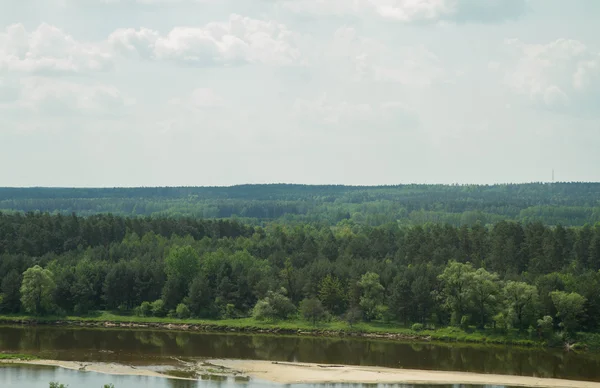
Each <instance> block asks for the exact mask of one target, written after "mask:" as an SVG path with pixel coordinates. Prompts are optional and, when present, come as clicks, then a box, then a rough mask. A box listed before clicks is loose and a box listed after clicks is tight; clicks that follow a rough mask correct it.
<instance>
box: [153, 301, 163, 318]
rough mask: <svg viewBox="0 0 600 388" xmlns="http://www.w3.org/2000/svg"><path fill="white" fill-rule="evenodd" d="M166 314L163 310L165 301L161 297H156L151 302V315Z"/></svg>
mask: <svg viewBox="0 0 600 388" xmlns="http://www.w3.org/2000/svg"><path fill="white" fill-rule="evenodd" d="M166 314H167V311H166V310H165V303H164V302H163V301H162V299H157V300H155V301H154V302H152V315H154V316H155V317H164V316H165V315H166Z"/></svg>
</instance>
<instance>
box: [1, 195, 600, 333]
mask: <svg viewBox="0 0 600 388" xmlns="http://www.w3.org/2000/svg"><path fill="white" fill-rule="evenodd" d="M273 189H275V188H273ZM405 189H407V190H408V189H409V188H408V187H405ZM410 189H411V190H414V191H413V194H414V195H417V194H418V195H426V194H424V193H426V190H425V191H423V190H424V189H422V188H416V187H411V188H410ZM464 189H465V190H467V191H469V190H471V188H464ZM277 190H279V189H277ZM281 190H282V191H278V192H279V193H282V192H286V190H287V189H281ZM336 190H337V189H336ZM344 190H346V189H344ZM394 190H397V188H392V189H390V191H387V192H386V191H385V190H384V191H381V192H378V193H377V195H382V196H383V195H384V194H383V193H386V194H385V195H390V196H393V195H395V194H394ZM461 190H462V189H461ZM472 190H475V191H477V190H478V189H477V188H473V189H472ZM495 190H500V191H503V190H516V191H517V192H518V190H520V189H518V188H516V187H512V188H509V187H504V186H502V187H496V188H495ZM590 190H591V189H590ZM1 191H2V190H1V189H0V192H1ZM334 191H335V190H334ZM345 193H346V194H343V195H344V196H345V195H347V197H345V198H346V199H347V200H349V201H350V200H351V201H354V202H348V203H351V204H352V206H355V205H356V207H353V208H352V211H349V212H348V214H347V215H341V214H340V215H339V217H338V216H335V217H333V218H336V217H337V218H340V220H341V221H340V222H337V221H336V222H337V223H335V225H332V224H329V222H326V223H299V222H291V219H286V221H285V222H282V223H275V222H262V221H261V222H257V223H255V226H250V225H248V224H245V223H243V222H239V221H233V220H219V221H215V220H200V219H194V218H183V217H166V216H164V215H163V216H156V217H152V218H145V217H131V218H124V217H117V216H113V215H93V216H90V217H78V216H74V215H70V216H63V215H50V214H39V213H32V214H27V215H22V214H19V213H14V214H4V213H0V291H1V293H0V310H1V312H2V313H4V314H7V313H16V312H18V311H30V312H31V314H37V317H36V319H37V320H41V319H44V318H45V317H48V314H51V313H53V314H61V315H68V314H76V315H84V316H86V315H94V314H95V311H97V310H110V311H112V312H114V311H116V310H118V311H119V312H120V313H122V314H123V315H127V314H130V313H131V310H132V309H134V312H135V314H136V315H137V316H131V315H130V318H129V319H132V320H138V321H140V322H143V321H146V320H148V319H152V320H157V321H160V322H162V321H165V320H166V318H165V315H168V316H170V317H177V316H178V311H177V307H178V306H179V305H181V304H184V305H185V306H187V308H188V309H189V315H190V317H193V318H210V319H216V318H227V319H234V318H235V319H238V318H239V319H240V321H243V319H245V318H247V317H249V316H251V315H252V314H253V313H255V314H256V316H257V317H258V318H261V319H263V321H262V322H263V324H264V325H274V323H270V322H271V321H277V325H278V326H283V325H285V324H286V322H282V320H291V319H293V318H292V317H293V316H294V313H295V312H296V309H295V307H296V306H298V307H304V303H302V302H301V301H303V300H305V299H307V298H308V299H311V298H312V297H313V296H317V298H318V299H319V300H320V301H321V304H322V305H323V307H324V308H325V309H327V310H328V311H329V312H330V313H331V314H332V315H333V316H334V317H336V318H337V317H340V318H341V317H344V318H348V317H350V318H351V319H350V320H349V321H350V323H351V324H352V325H355V324H357V322H358V321H359V320H360V319H364V320H366V321H371V323H369V325H388V326H389V327H394V325H396V326H399V325H402V326H403V327H411V325H412V324H414V323H421V324H423V325H424V326H425V327H428V326H431V325H435V326H436V327H444V326H445V325H447V324H449V323H452V324H453V325H455V326H460V327H462V328H463V329H464V333H463V331H461V333H463V334H460V336H463V335H464V336H469V335H470V334H471V332H472V331H473V330H476V331H477V332H479V333H483V332H484V330H488V331H487V333H492V334H493V333H495V332H496V331H495V330H494V329H501V330H502V333H503V334H502V335H511V333H513V332H515V331H519V330H520V331H525V330H526V329H527V328H533V331H532V334H533V337H535V338H537V337H536V335H535V333H533V332H535V331H536V330H537V327H536V326H537V320H538V319H540V318H541V317H543V316H550V317H553V318H554V319H555V321H556V324H555V325H554V327H553V330H556V329H558V330H560V331H563V332H566V335H567V337H566V338H567V339H570V338H572V337H574V336H575V335H576V331H578V330H582V331H585V332H595V331H596V332H597V331H599V330H600V294H599V293H598V292H597V290H598V289H599V288H600V273H599V272H598V271H597V269H596V268H597V266H598V263H599V262H600V261H598V258H597V256H598V252H600V249H597V248H598V247H597V246H596V245H595V244H597V243H598V241H600V237H598V236H600V225H599V226H586V227H581V228H566V227H562V226H552V225H544V224H541V223H538V222H535V223H527V224H520V223H517V222H506V221H502V222H497V223H495V224H494V225H481V224H478V223H477V222H476V221H477V220H479V219H483V218H485V217H484V216H482V215H481V214H479V213H477V211H475V210H472V211H469V212H468V213H465V214H464V217H462V216H461V218H464V219H465V220H468V223H471V222H472V221H473V220H475V221H474V222H475V224H474V225H472V226H461V227H455V226H451V225H442V224H437V223H430V224H424V225H407V224H405V223H403V221H400V222H397V220H395V221H394V222H390V223H383V224H381V225H379V226H371V225H376V224H377V225H378V222H379V221H378V222H375V221H374V220H375V219H376V218H377V217H379V216H377V214H378V213H377V212H379V213H381V212H384V211H386V209H387V208H386V207H385V206H382V207H377V206H375V205H373V204H368V205H365V206H364V209H366V210H364V211H363V210H360V209H362V208H363V206H362V205H360V206H359V204H361V203H363V204H364V202H365V198H368V196H369V195H374V194H373V193H374V192H372V191H369V190H366V191H356V192H354V191H353V192H351V193H349V192H345ZM288 194H289V193H288ZM338 194H339V192H337V194H336V193H333V194H331V196H330V197H329V199H328V200H327V201H333V202H327V201H325V200H324V199H323V198H313V199H314V200H315V201H317V202H319V201H322V200H323V201H325V202H327V203H328V204H329V205H331V206H332V209H333V208H334V207H335V206H337V204H336V203H335V198H336V196H337V195H338ZM240 195H242V194H240ZM290 195H291V194H290ZM418 195H417V196H416V197H414V198H415V199H414V200H415V201H417V202H418V201H420V200H421V199H423V198H421V197H419V196H418ZM419 198H421V199H419ZM265 200H267V199H265ZM380 200H381V201H383V199H381V198H379V199H377V200H376V201H380ZM369 201H370V200H369ZM369 201H367V202H369ZM329 205H328V206H329ZM372 205H373V207H371V206H372ZM344 206H345V205H344ZM397 206H400V205H397ZM402 206H404V205H402ZM407 206H408V205H407ZM445 206H446V205H444V206H441V205H440V206H437V205H436V206H432V207H429V208H428V209H427V210H423V212H420V213H419V217H424V218H427V217H430V216H431V217H432V216H433V215H434V213H435V214H438V215H440V214H444V213H445V212H446V211H447V210H449V209H450V207H451V206H453V205H448V206H449V207H448V208H446V207H445ZM507 206H508V205H507ZM338 210H339V209H338ZM367 210H368V211H367ZM252 211H254V210H252ZM307 211H308V210H307ZM336 211H337V210H336ZM415 211H416V210H415ZM419 211H420V210H419ZM499 211H500V210H499ZM502 211H507V212H508V210H506V209H504V210H502ZM540 211H541V210H540ZM544 211H546V210H544ZM510 212H513V213H514V214H517V212H518V211H517V210H515V209H513V210H510ZM307 214H308V213H307ZM540 214H541V213H540ZM598 214H600V213H598ZM554 215H555V216H556V214H554ZM386 216H387V215H386ZM405 216H406V217H409V218H411V217H413V218H412V219H416V218H415V217H414V214H413V215H412V216H411V212H409V213H408V214H407V215H405ZM382 217H383V218H385V217H384V216H382ZM436 217H437V216H436ZM561 217H562V216H561ZM333 218H332V219H333ZM383 218H381V219H383ZM442 218H443V217H442ZM442 218H440V219H442ZM246 221H248V220H244V222H246ZM256 224H260V225H261V226H257V225H256ZM36 266H37V267H36ZM26 271H31V273H32V274H38V275H41V274H45V275H44V276H38V277H35V276H33V275H31V276H29V278H35V279H37V280H36V281H31V279H29V281H26V279H25V278H24V276H23V274H25V273H27V272H26ZM48 279H49V280H51V281H47V280H48ZM23 286H25V288H23ZM34 286H36V287H37V288H36V287H34ZM281 287H286V288H287V293H286V294H281V293H269V292H268V290H278V289H280V288H281ZM21 288H23V290H27V293H25V294H23V293H22V292H21ZM35 290H43V292H40V293H39V294H37V293H36V292H34V291H35ZM554 292H559V293H561V292H562V293H564V294H565V295H571V294H573V293H575V294H578V295H579V296H580V297H581V298H583V299H581V298H575V299H573V300H571V299H569V298H570V297H569V298H567V297H564V296H560V295H563V294H553V293H554ZM36 295H40V298H39V299H37V300H38V301H39V303H38V304H37V305H36V303H32V302H31V301H35V300H36V298H35V296H36ZM41 295H43V296H44V297H43V298H42V297H41ZM552 295H555V296H554V297H553V296H552ZM557 295H559V296H557ZM26 299H27V300H29V302H28V303H23V304H22V303H21V301H25V300H26ZM150 301H155V302H150ZM159 301H160V302H159ZM280 302H281V303H280ZM579 302H582V303H579ZM161 303H162V305H161ZM134 306H137V307H135V308H134ZM282 306H283V307H282ZM349 306H352V307H350V308H349ZM356 308H358V309H359V310H361V311H360V316H359V314H357V313H356ZM300 310H301V311H300V312H301V313H302V308H300ZM34 311H35V312H34ZM348 312H350V313H348ZM184 315H187V314H184ZM302 315H303V314H302ZM186 319H187V318H186ZM307 319H308V320H310V321H313V319H312V318H307ZM333 321H334V322H335V319H334V320H333ZM252 322H256V321H254V320H253V321H252ZM302 322H303V323H301V325H305V326H303V327H308V326H309V323H308V322H305V321H302ZM337 322H338V323H337V324H338V325H340V326H339V327H344V328H347V325H346V323H344V322H343V320H342V319H340V320H339V321H337ZM559 324H560V325H559ZM323 325H325V323H321V326H323ZM366 325H367V324H365V323H361V324H359V326H358V327H359V330H361V329H360V328H362V327H363V326H366ZM474 325H475V326H477V329H475V328H474V327H473V326H474ZM465 333H466V334H465ZM521 334H523V335H525V333H521ZM457 335H459V334H457ZM490 335H491V334H490ZM482 336H483V335H482ZM551 339H552V340H553V341H554V339H555V337H551Z"/></svg>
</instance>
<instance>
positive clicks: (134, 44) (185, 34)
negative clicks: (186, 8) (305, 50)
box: [108, 14, 300, 66]
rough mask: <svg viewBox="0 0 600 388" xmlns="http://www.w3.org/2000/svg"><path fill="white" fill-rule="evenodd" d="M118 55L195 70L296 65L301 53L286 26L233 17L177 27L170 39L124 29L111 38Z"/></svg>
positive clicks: (151, 32)
mask: <svg viewBox="0 0 600 388" xmlns="http://www.w3.org/2000/svg"><path fill="white" fill-rule="evenodd" d="M108 40H109V43H110V45H111V46H112V47H113V48H114V49H115V50H117V51H119V52H122V53H128V54H133V55H137V56H139V57H141V58H145V59H152V60H168V61H174V62H178V63H183V64H188V65H194V66H213V65H236V64H246V63H258V64H265V65H275V66H277V65H294V64H298V63H299V61H300V52H299V49H298V48H297V47H296V44H295V36H294V34H293V33H292V32H291V31H290V30H289V29H287V27H286V26H285V25H283V24H279V23H276V22H274V21H263V20H257V19H252V18H248V17H243V16H240V15H236V14H233V15H231V17H230V18H229V20H228V21H227V22H213V23H209V24H207V25H205V26H204V27H176V28H174V29H173V30H171V32H169V33H168V34H167V35H164V36H163V35H160V34H159V33H158V32H156V31H152V30H149V29H139V30H134V29H121V30H117V31H115V32H114V33H113V34H111V35H110V37H109V39H108Z"/></svg>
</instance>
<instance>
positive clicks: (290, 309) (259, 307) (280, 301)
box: [252, 289, 296, 321]
mask: <svg viewBox="0 0 600 388" xmlns="http://www.w3.org/2000/svg"><path fill="white" fill-rule="evenodd" d="M295 312H296V307H295V306H294V304H293V303H292V301H290V300H289V299H288V297H287V296H285V289H282V290H281V291H279V292H273V291H269V292H267V296H266V297H265V298H263V299H261V300H259V301H258V302H256V305H255V306H254V308H253V309H252V316H253V317H254V318H255V319H258V320H261V321H263V320H275V319H286V318H287V317H289V316H290V315H292V314H293V313H295Z"/></svg>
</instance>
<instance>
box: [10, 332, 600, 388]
mask: <svg viewBox="0 0 600 388" xmlns="http://www.w3.org/2000/svg"><path fill="white" fill-rule="evenodd" d="M0 349H2V350H3V351H14V352H20V353H33V354H38V355H39V356H40V357H43V358H53V359H59V360H71V361H104V362H122V363H129V364H151V363H157V362H161V363H164V362H168V361H169V360H171V358H172V357H178V358H186V357H189V358H197V357H200V358H239V359H259V360H277V361H300V362H317V363H331V364H351V365H376V366H387V367H394V368H405V369H437V370H454V371H469V372H479V373H498V374H513V375H524V376H536V377H554V378H570V379H578V380H595V381H600V357H599V356H598V355H594V354H575V353H573V352H570V353H567V352H564V351H561V350H552V351H549V350H541V349H513V348H510V347H484V346H479V347H477V346H458V345H451V344H448V345H432V344H426V343H418V344H417V343H398V342H392V341H378V340H361V339H355V338H330V339H328V338H309V337H291V336H266V335H242V334H206V333H191V332H172V331H156V330H123V329H85V328H65V327H44V326H39V327H33V326H26V327H20V326H19V327H0Z"/></svg>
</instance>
